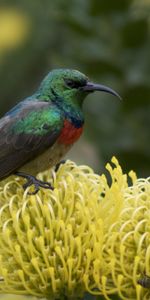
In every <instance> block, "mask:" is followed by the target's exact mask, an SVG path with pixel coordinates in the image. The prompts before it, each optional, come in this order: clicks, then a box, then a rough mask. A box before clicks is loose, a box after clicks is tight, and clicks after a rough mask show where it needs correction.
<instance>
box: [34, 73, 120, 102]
mask: <svg viewBox="0 0 150 300" xmlns="http://www.w3.org/2000/svg"><path fill="white" fill-rule="evenodd" d="M94 91H104V92H107V93H111V94H113V95H115V96H118V97H119V95H118V94H117V93H116V92H115V91H113V90H112V89H110V88H108V87H106V86H104V85H100V84H95V83H93V82H91V81H89V79H88V77H87V76H86V75H84V74H82V73H80V72H79V71H77V70H71V69H56V70H53V71H51V72H49V73H48V75H47V76H46V77H45V78H44V80H43V81H42V83H41V85H40V87H39V90H38V92H40V94H41V96H43V97H44V99H45V100H46V101H49V100H55V99H57V101H58V99H60V101H61V100H62V99H63V100H64V101H65V100H66V101H67V102H68V101H69V102H71V101H72V102H78V103H82V102H83V100H84V98H85V97H86V96H87V95H88V94H89V93H91V92H94Z"/></svg>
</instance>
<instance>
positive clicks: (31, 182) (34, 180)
mask: <svg viewBox="0 0 150 300" xmlns="http://www.w3.org/2000/svg"><path fill="white" fill-rule="evenodd" d="M15 174H16V175H17V176H20V177H23V178H25V179H26V180H27V182H26V183H25V184H24V185H23V189H24V190H26V189H27V188H28V187H29V186H31V185H34V188H35V190H34V191H33V192H28V195H35V194H37V193H38V191H39V189H40V187H42V188H44V189H50V190H53V187H52V186H51V184H50V183H49V182H44V181H42V180H39V179H37V178H36V177H35V176H32V175H29V174H26V173H23V172H16V173H15Z"/></svg>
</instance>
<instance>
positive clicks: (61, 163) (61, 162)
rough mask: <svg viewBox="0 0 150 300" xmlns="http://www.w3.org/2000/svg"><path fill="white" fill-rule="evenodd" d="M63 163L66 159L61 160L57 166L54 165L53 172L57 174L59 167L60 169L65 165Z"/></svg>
mask: <svg viewBox="0 0 150 300" xmlns="http://www.w3.org/2000/svg"><path fill="white" fill-rule="evenodd" d="M65 162H66V159H63V160H61V161H60V162H59V163H58V164H56V166H55V172H57V171H58V169H59V167H60V166H61V165H63V164H65Z"/></svg>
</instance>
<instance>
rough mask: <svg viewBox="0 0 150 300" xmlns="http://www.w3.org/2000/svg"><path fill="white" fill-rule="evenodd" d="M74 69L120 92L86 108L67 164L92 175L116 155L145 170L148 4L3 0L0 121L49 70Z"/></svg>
mask: <svg viewBox="0 0 150 300" xmlns="http://www.w3.org/2000/svg"><path fill="white" fill-rule="evenodd" d="M59 67H65V68H66V67H67V68H75V69H78V70H80V71H81V72H84V73H86V74H87V75H88V76H89V77H90V79H92V80H95V81H96V82H99V83H102V84H106V85H108V86H110V87H112V88H113V89H115V90H116V91H118V92H119V93H120V95H121V96H122V98H123V101H119V100H118V99H115V98H114V97H113V96H110V95H105V94H103V93H101V94H100V93H95V94H92V95H90V96H89V97H88V99H87V100H86V101H85V104H84V111H85V116H86V125H85V132H84V135H83V137H82V139H81V140H80V142H78V144H77V145H76V146H75V147H74V150H72V151H71V152H70V153H69V154H68V155H67V157H68V158H71V159H74V160H75V161H76V162H77V163H84V164H85V163H86V164H88V165H90V166H92V167H93V168H94V169H95V171H96V172H100V173H101V172H103V170H104V165H105V163H106V162H107V161H109V160H110V158H111V157H112V156H113V155H115V156H117V158H118V159H119V161H120V163H121V165H122V166H123V168H124V171H129V170H130V169H134V170H135V171H136V172H137V175H138V176H139V177H141V176H148V175H149V166H150V0H135V1H133V0H114V1H109V0H70V1H65V0H55V1H50V0H44V1H40V0H32V1H31V0H13V1H12V0H4V1H3V0H1V1H0V115H1V116H2V115H3V113H4V112H6V111H7V110H8V109H9V108H11V107H12V106H13V105H14V104H15V103H17V102H18V101H20V100H21V99H23V98H24V97H26V96H28V95H30V94H32V92H33V91H34V90H35V89H36V88H37V86H38V84H39V82H40V80H41V79H42V78H43V76H44V75H45V74H46V73H47V72H48V71H49V70H51V69H52V68H59Z"/></svg>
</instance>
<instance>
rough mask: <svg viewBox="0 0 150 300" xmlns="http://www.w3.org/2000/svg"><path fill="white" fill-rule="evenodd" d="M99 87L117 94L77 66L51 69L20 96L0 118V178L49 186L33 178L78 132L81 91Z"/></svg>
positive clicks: (57, 159)
mask: <svg viewBox="0 0 150 300" xmlns="http://www.w3.org/2000/svg"><path fill="white" fill-rule="evenodd" d="M94 91H103V92H106V93H110V94H112V95H114V96H117V97H119V98H120V96H119V95H118V94H117V93H116V92H115V91H114V90H112V89H111V88H109V87H107V86H104V85H101V84H96V83H93V82H91V81H89V79H88V77H87V76H86V75H84V74H82V73H80V72H79V71H77V70H71V69H55V70H52V71H51V72H49V73H48V75H47V76H46V77H45V78H44V79H43V81H42V82H41V84H40V86H39V88H38V89H37V91H36V92H35V93H34V94H33V95H32V96H29V97H27V98H25V99H24V100H23V101H21V102H19V103H18V104H17V105H16V106H14V107H13V108H12V109H11V110H9V111H8V112H7V113H6V114H5V115H4V116H3V117H2V118H1V119H0V180H2V179H4V178H6V177H8V176H9V175H11V174H16V175H18V176H21V177H23V178H25V179H26V183H25V184H24V185H23V188H24V189H26V188H27V187H29V186H31V185H33V186H34V188H35V189H34V192H32V193H29V194H35V193H37V192H38V191H39V188H40V187H43V188H52V185H51V184H50V183H48V182H44V181H40V180H38V179H37V178H36V175H37V174H38V173H39V172H42V171H44V170H46V169H48V168H50V167H52V166H55V165H56V164H58V163H59V162H60V161H61V158H62V157H63V156H64V155H65V154H66V152H68V150H69V149H70V148H71V147H72V145H73V144H74V143H75V142H76V141H77V140H78V139H79V137H80V136H81V134H82V132H83V125H84V115H83V111H82V104H83V101H84V99H85V97H86V96H87V95H88V94H90V93H92V92H94Z"/></svg>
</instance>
